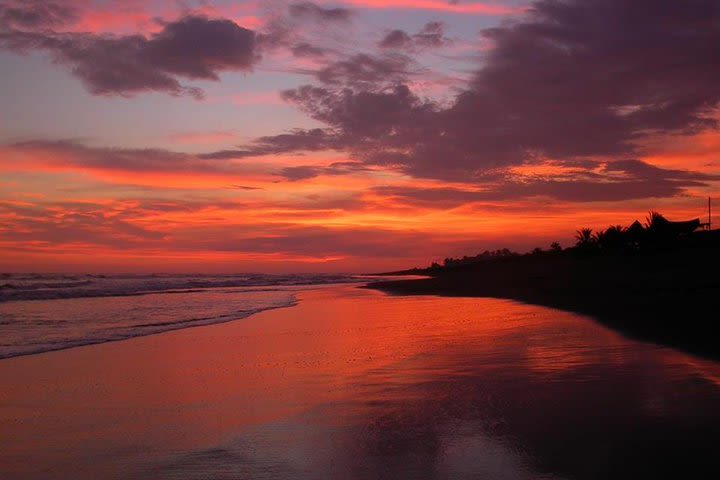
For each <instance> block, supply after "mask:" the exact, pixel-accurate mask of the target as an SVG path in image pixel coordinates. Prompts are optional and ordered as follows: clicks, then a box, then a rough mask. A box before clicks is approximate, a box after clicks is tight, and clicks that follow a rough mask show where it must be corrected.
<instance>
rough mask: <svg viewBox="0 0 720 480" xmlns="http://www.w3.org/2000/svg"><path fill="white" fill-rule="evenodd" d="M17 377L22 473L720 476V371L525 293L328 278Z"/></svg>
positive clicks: (9, 365) (14, 361)
mask: <svg viewBox="0 0 720 480" xmlns="http://www.w3.org/2000/svg"><path fill="white" fill-rule="evenodd" d="M0 378H2V385H3V388H2V391H1V392H0V430H1V431H2V432H3V434H2V436H0V476H1V477H2V478H3V479H8V480H14V479H60V478H74V479H91V478H141V479H195V478H219V479H225V478H227V479H230V478H308V479H309V478H493V479H494V478H497V479H500V478H503V479H505V478H512V479H515V478H519V479H524V478H527V479H530V478H533V479H535V478H639V477H653V476H657V475H659V474H660V473H664V474H668V473H670V474H678V475H680V474H682V473H683V472H687V471H688V469H689V468H690V467H693V466H694V467H698V468H704V469H705V471H706V474H707V475H708V476H712V475H713V473H714V474H717V473H718V466H717V464H716V463H715V461H714V458H715V456H716V455H717V454H718V453H720V447H718V446H717V442H716V441H715V440H716V438H717V435H718V434H719V433H720V413H719V412H718V411H717V408H716V406H717V402H718V400H720V365H718V364H717V363H716V362H713V361H709V360H704V359H700V358H697V357H693V356H691V355H688V354H685V353H682V352H679V351H675V350H672V349H669V348H665V347H661V346H657V345H653V344H650V343H643V342H637V341H634V340H630V339H627V338H625V337H623V336H621V335H619V334H618V333H616V332H614V331H612V330H609V329H607V328H605V327H603V326H601V325H599V324H597V323H595V322H593V321H591V320H590V319H589V318H587V317H583V316H580V315H577V314H574V313H569V312H564V311H560V310H555V309H551V308H546V307H538V306H533V305H527V304H522V303H518V302H513V301H509V300H499V299H492V298H442V297H436V296H423V297H419V296H418V297H405V296H388V295H385V294H383V293H381V292H377V291H371V290H365V289H359V288H357V287H356V286H353V285H350V286H349V285H339V286H338V285H335V286H324V287H317V288H313V289H308V290H303V291H300V292H298V293H297V304H296V305H294V306H289V307H286V308H278V309H273V310H267V311H263V312H260V313H257V314H254V315H251V316H249V317H246V318H242V319H239V320H236V321H231V322H227V323H221V324H215V325H206V326H198V327H194V328H185V329H179V330H174V331H168V332H164V333H160V334H155V335H149V336H142V337H137V338H131V339H127V340H123V341H116V342H108V343H102V344H96V345H88V346H82V347H77V348H70V349H66V350H61V351H53V352H46V353H41V354H36V355H27V356H20V357H16V358H8V359H3V360H0Z"/></svg>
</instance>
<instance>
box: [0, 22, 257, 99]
mask: <svg viewBox="0 0 720 480" xmlns="http://www.w3.org/2000/svg"><path fill="white" fill-rule="evenodd" d="M0 47H2V48H6V49H10V50H15V51H20V52H23V51H28V50H33V49H39V50H46V51H49V52H50V53H51V54H52V56H53V58H54V60H55V61H56V62H57V63H59V64H63V65H67V66H68V67H70V68H71V70H72V72H73V74H74V75H75V76H77V77H78V78H80V79H81V80H82V82H83V83H84V84H85V85H86V87H87V88H88V90H90V92H91V93H93V94H97V95H132V94H135V93H138V92H142V91H148V90H155V91H164V92H167V93H171V94H173V95H192V96H195V97H201V96H202V91H201V90H200V89H198V88H193V87H185V86H183V85H181V84H180V81H179V80H178V77H182V78H189V79H204V80H218V79H219V74H220V73H221V72H223V71H238V70H241V71H249V70H251V69H252V67H253V65H254V63H255V62H257V61H258V60H259V53H258V49H257V42H256V35H255V32H253V31H252V30H248V29H245V28H243V27H241V26H239V25H237V24H235V23H234V22H232V21H230V20H225V19H210V18H207V17H203V16H186V17H184V18H182V19H180V20H178V21H176V22H171V23H167V24H165V25H164V27H163V29H162V30H161V31H160V32H159V33H157V34H154V35H152V36H150V37H149V38H146V37H144V36H141V35H124V36H117V35H106V34H92V33H55V32H52V31H44V30H42V31H41V30H38V31H19V30H14V29H8V28H4V29H1V30H0Z"/></svg>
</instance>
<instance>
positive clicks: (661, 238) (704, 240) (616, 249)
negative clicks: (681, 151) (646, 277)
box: [413, 211, 718, 271]
mask: <svg viewBox="0 0 720 480" xmlns="http://www.w3.org/2000/svg"><path fill="white" fill-rule="evenodd" d="M706 225H707V224H703V223H700V220H699V219H695V220H690V221H686V222H671V221H669V220H667V219H666V218H665V217H664V216H663V215H661V214H660V213H658V212H656V211H650V212H649V213H648V216H647V217H646V218H645V222H644V223H641V222H640V221H638V220H636V221H635V222H633V223H632V224H631V225H629V226H623V225H611V226H609V227H607V228H606V229H604V230H599V231H597V232H594V231H593V230H592V229H591V228H580V229H579V230H577V232H576V234H575V238H574V241H575V244H574V246H571V247H569V248H565V249H563V247H562V246H561V245H560V243H559V242H553V243H551V244H550V248H549V249H543V248H541V247H536V248H534V249H533V250H532V251H530V252H528V253H525V254H521V253H518V252H514V251H512V250H510V249H508V248H503V249H499V250H485V251H484V252H482V253H479V254H477V255H474V256H467V255H466V256H463V257H459V258H452V257H448V258H445V259H444V260H443V262H442V264H440V263H437V262H433V263H432V265H431V266H430V270H437V269H442V268H454V267H461V266H466V265H474V264H479V263H483V262H488V261H496V260H501V259H509V258H516V257H521V256H528V255H532V256H538V255H559V254H565V255H573V254H575V255H584V256H586V255H602V254H618V253H625V254H632V253H640V252H644V251H645V252H651V251H656V250H658V249H673V248H683V247H693V246H703V245H707V244H711V243H713V242H712V240H713V238H715V237H717V236H718V234H717V233H714V232H709V231H706V230H698V229H700V228H701V227H705V226H706ZM413 270H414V271H417V270H419V269H413Z"/></svg>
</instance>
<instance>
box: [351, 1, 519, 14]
mask: <svg viewBox="0 0 720 480" xmlns="http://www.w3.org/2000/svg"><path fill="white" fill-rule="evenodd" d="M345 3H348V4H351V5H354V6H356V7H360V8H381V9H391V8H396V9H415V10H437V11H442V12H449V13H471V14H479V15H508V14H516V13H521V12H523V11H525V7H512V6H507V5H502V4H498V3H486V2H479V3H469V2H458V3H451V2H448V1H446V0H445V1H443V0H346V2H345Z"/></svg>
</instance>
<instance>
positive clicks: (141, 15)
mask: <svg viewBox="0 0 720 480" xmlns="http://www.w3.org/2000/svg"><path fill="white" fill-rule="evenodd" d="M0 71H1V72H2V74H1V75H0V92H2V95H0V271H7V272H10V271H25V272H27V271H53V272H64V271H67V272H210V273H212V272H238V271H254V272H271V273H278V272H368V271H377V270H385V269H393V268H404V267H411V266H415V265H417V266H421V265H426V264H428V263H429V262H430V261H433V260H440V259H442V258H444V257H446V256H457V255H464V254H467V255H475V254H477V253H479V252H481V251H483V250H486V249H495V248H501V247H509V248H512V249H517V250H520V251H525V250H529V249H531V248H533V247H535V246H541V247H545V248H546V247H547V246H549V244H550V242H552V241H555V240H558V241H560V243H561V244H563V246H569V245H570V244H571V243H572V237H573V234H574V231H575V230H576V229H577V228H579V227H583V226H588V227H593V228H601V227H605V226H607V225H608V224H611V223H612V224H615V223H622V224H629V223H631V222H632V221H633V220H635V219H636V218H639V219H641V220H642V219H643V218H644V216H645V215H646V213H647V211H648V210H650V209H656V210H659V211H661V212H662V213H664V214H666V216H667V217H669V218H671V219H678V220H684V219H689V218H696V217H702V218H703V221H705V219H706V218H707V217H706V202H707V197H708V196H716V197H720V192H718V187H719V186H720V132H719V130H718V120H720V110H718V106H719V105H720V2H718V1H717V0H682V1H680V0H677V1H657V0H541V1H538V2H530V1H522V0H505V1H500V0H498V1H488V2H480V1H469V0H455V1H452V0H388V1H382V0H347V1H334V2H324V1H316V2H312V3H311V2H302V1H301V2H286V1H230V0H165V1H161V0H151V1H144V0H143V1H141V0H46V1H42V0H0ZM718 208H720V202H718ZM714 221H715V222H717V223H718V224H720V217H718V218H716V219H714Z"/></svg>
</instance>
